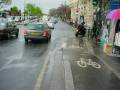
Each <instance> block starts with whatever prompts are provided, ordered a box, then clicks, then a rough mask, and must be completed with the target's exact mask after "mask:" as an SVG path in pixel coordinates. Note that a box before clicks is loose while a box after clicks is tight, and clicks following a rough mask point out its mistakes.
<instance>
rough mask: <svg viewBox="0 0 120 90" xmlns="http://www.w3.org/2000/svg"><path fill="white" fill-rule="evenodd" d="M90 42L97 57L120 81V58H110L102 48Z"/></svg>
mask: <svg viewBox="0 0 120 90" xmlns="http://www.w3.org/2000/svg"><path fill="white" fill-rule="evenodd" d="M88 42H89V44H90V45H91V46H92V48H93V50H94V52H95V54H96V55H97V57H99V58H100V59H101V60H102V61H103V63H105V64H106V65H107V66H108V67H109V69H111V70H112V71H113V72H114V73H115V74H116V75H117V76H118V77H119V79H120V57H115V56H109V55H107V54H105V53H104V52H103V49H102V48H101V47H99V46H97V45H95V44H94V43H93V42H92V41H88Z"/></svg>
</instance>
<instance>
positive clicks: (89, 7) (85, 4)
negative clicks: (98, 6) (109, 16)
mask: <svg viewBox="0 0 120 90" xmlns="http://www.w3.org/2000/svg"><path fill="white" fill-rule="evenodd" d="M69 6H70V7H71V19H72V20H73V22H74V23H75V22H76V21H77V23H78V24H80V23H81V22H83V21H84V22H85V23H86V24H87V25H88V26H92V24H93V23H92V22H93V12H94V9H93V4H92V0H69Z"/></svg>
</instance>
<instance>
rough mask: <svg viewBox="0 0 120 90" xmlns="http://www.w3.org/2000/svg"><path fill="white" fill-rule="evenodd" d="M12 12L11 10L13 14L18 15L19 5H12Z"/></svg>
mask: <svg viewBox="0 0 120 90" xmlns="http://www.w3.org/2000/svg"><path fill="white" fill-rule="evenodd" d="M10 12H11V15H17V14H18V12H19V10H18V7H17V6H13V7H11V9H10Z"/></svg>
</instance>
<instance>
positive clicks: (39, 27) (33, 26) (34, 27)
mask: <svg viewBox="0 0 120 90" xmlns="http://www.w3.org/2000/svg"><path fill="white" fill-rule="evenodd" d="M26 27H27V28H28V29H30V30H44V25H43V24H28V25H27V26H26Z"/></svg>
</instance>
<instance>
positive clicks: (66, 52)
mask: <svg viewBox="0 0 120 90" xmlns="http://www.w3.org/2000/svg"><path fill="white" fill-rule="evenodd" d="M84 43H85V44H84V46H83V47H82V48H81V47H80V46H79V41H78V39H76V38H70V39H69V40H67V41H66V42H64V43H63V45H62V46H61V47H60V48H58V49H56V50H55V51H54V52H53V54H52V55H51V56H50V63H49V66H48V71H47V72H46V75H45V77H44V81H43V86H42V88H41V89H40V90H120V80H119V79H118V78H119V77H116V76H120V74H119V70H118V69H119V67H117V70H116V68H114V67H113V66H114V64H112V62H110V61H113V60H111V59H110V58H109V57H106V56H104V54H103V53H101V52H100V50H99V48H98V47H94V49H93V47H92V43H91V42H89V41H88V40H87V39H86V38H85V39H84ZM96 50H97V52H95V53H94V51H96ZM109 59H110V60H109ZM109 62H110V63H109ZM111 64H112V65H111ZM111 68H112V69H111ZM115 70H116V71H115ZM113 73H114V74H113Z"/></svg>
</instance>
